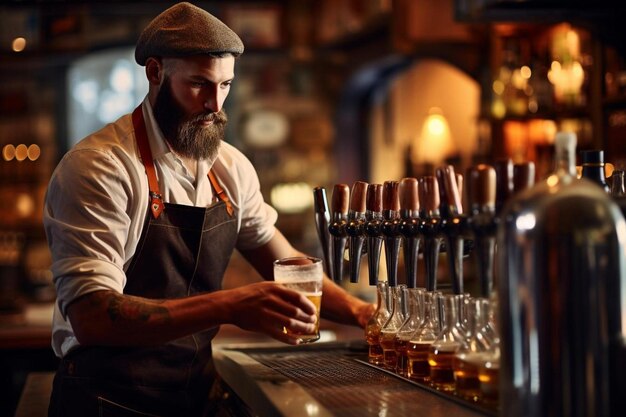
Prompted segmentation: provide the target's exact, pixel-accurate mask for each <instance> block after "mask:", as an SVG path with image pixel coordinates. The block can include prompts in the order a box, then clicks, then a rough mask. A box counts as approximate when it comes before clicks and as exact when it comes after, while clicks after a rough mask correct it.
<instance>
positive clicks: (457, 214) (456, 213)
mask: <svg viewBox="0 0 626 417" xmlns="http://www.w3.org/2000/svg"><path fill="white" fill-rule="evenodd" d="M437 176H438V179H439V178H441V179H442V184H441V187H440V190H441V189H443V190H444V191H443V193H441V191H440V194H441V195H442V197H445V198H446V200H447V201H446V205H447V207H446V210H445V211H446V217H444V221H443V232H444V235H445V238H446V252H447V258H448V267H449V270H450V278H451V281H452V290H453V292H454V293H455V294H462V293H463V234H464V231H465V230H464V228H465V227H466V221H465V217H464V216H462V214H463V205H462V204H461V195H460V193H459V188H458V180H457V176H456V173H455V172H454V167H453V166H452V165H446V166H444V167H442V168H438V169H437ZM443 200H444V199H443V198H442V205H443V202H444V201H443Z"/></svg>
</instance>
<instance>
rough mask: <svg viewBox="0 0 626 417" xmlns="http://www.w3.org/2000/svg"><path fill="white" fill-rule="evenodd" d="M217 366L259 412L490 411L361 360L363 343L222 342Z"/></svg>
mask: <svg viewBox="0 0 626 417" xmlns="http://www.w3.org/2000/svg"><path fill="white" fill-rule="evenodd" d="M215 364H216V367H217V370H218V372H220V374H221V375H222V377H223V378H224V380H225V381H226V382H227V383H228V384H229V385H230V386H231V388H232V389H233V390H234V391H235V392H236V393H237V394H238V395H239V396H240V397H241V398H242V400H243V401H245V402H246V403H247V405H248V406H249V407H250V408H252V409H253V410H254V411H255V412H256V413H258V415H259V416H262V417H263V416H268V417H269V416H272V417H275V416H298V417H300V416H337V417H352V416H354V417H367V416H376V417H380V416H385V417H392V416H409V415H416V416H417V415H419V416H423V417H429V416H432V417H440V416H446V417H449V416H455V417H466V416H467V417H473V416H495V415H496V414H497V413H496V412H495V411H492V410H486V409H482V408H481V407H479V406H475V405H473V404H470V403H467V402H465V401H462V400H460V399H457V398H456V397H453V396H451V395H447V394H442V393H439V392H437V391H435V390H432V389H430V388H429V387H426V386H423V385H419V384H416V383H414V382H412V381H410V380H408V379H405V378H402V377H399V376H397V375H395V374H393V373H390V372H386V371H384V370H382V369H379V368H378V367H374V366H372V365H370V364H368V363H367V346H366V345H365V344H364V343H363V342H355V343H338V342H332V343H314V344H311V345H303V346H277V347H244V346H241V347H222V348H220V349H217V350H216V352H215Z"/></svg>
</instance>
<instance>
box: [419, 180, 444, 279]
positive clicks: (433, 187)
mask: <svg viewBox="0 0 626 417" xmlns="http://www.w3.org/2000/svg"><path fill="white" fill-rule="evenodd" d="M418 194H419V201H420V205H421V210H422V221H421V222H420V230H421V232H422V235H423V236H424V268H425V272H426V289H427V290H428V291H435V290H436V289H437V266H438V265H439V250H440V248H441V237H440V235H439V234H440V228H441V219H440V218H439V197H440V193H439V184H438V182H437V178H435V177H434V176H424V177H422V178H420V179H419V187H418Z"/></svg>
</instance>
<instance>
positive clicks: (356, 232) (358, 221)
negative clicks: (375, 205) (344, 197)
mask: <svg viewBox="0 0 626 417" xmlns="http://www.w3.org/2000/svg"><path fill="white" fill-rule="evenodd" d="M367 185H368V184H367V183H366V182H363V181H356V182H355V183H354V185H353V186H352V194H351V195H350V210H349V211H348V225H347V227H346V231H347V233H348V236H349V237H348V239H349V241H350V245H349V249H348V258H349V260H350V282H353V283H357V282H359V273H360V271H361V255H362V253H363V245H364V243H365V209H366V208H365V206H366V204H365V199H366V194H367Z"/></svg>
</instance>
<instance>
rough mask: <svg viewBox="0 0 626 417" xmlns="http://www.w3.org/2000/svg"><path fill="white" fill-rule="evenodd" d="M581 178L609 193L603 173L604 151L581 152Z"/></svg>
mask: <svg viewBox="0 0 626 417" xmlns="http://www.w3.org/2000/svg"><path fill="white" fill-rule="evenodd" d="M580 154H581V160H582V177H583V178H587V179H588V180H591V181H593V182H595V183H596V184H598V185H599V186H600V187H602V189H603V190H604V191H606V192H607V193H610V192H611V189H610V187H609V184H608V183H607V182H606V175H605V172H604V151H602V150H591V151H582V152H581V153H580Z"/></svg>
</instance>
